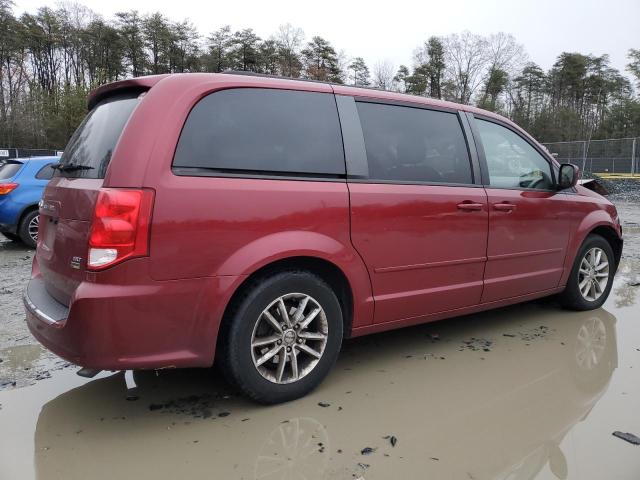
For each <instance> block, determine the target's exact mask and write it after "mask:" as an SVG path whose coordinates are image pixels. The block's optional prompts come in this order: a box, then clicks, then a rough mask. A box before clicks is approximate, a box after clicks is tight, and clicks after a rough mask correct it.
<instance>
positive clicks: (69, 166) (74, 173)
mask: <svg viewBox="0 0 640 480" xmlns="http://www.w3.org/2000/svg"><path fill="white" fill-rule="evenodd" d="M139 98H140V92H136V93H127V94H121V95H114V96H112V97H109V98H107V99H105V100H102V101H101V102H100V103H98V104H97V105H96V106H95V107H94V108H93V110H91V111H90V112H89V114H88V115H87V116H86V117H85V119H84V120H83V121H82V123H81V124H80V126H79V127H78V129H77V130H76V131H75V133H74V134H73V136H72V137H71V140H69V143H68V144H67V146H66V148H65V149H64V153H63V154H62V158H61V159H60V170H58V172H59V173H58V174H59V175H63V176H65V177H82V178H104V175H105V173H106V171H107V166H108V165H109V161H110V160H111V155H112V154H113V150H114V149H115V148H116V145H117V144H118V140H119V139H120V135H121V134H122V130H123V129H124V126H125V124H126V123H127V120H129V117H130V116H131V113H132V112H133V109H134V108H135V107H136V105H137V104H138V101H139ZM75 167H79V168H75Z"/></svg>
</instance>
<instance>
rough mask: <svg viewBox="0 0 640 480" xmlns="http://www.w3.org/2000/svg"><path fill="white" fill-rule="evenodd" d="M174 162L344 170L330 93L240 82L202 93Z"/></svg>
mask: <svg viewBox="0 0 640 480" xmlns="http://www.w3.org/2000/svg"><path fill="white" fill-rule="evenodd" d="M173 165H174V167H200V168H209V169H214V170H218V171H223V172H224V171H231V172H233V171H244V172H251V173H270V172H271V173H289V174H321V175H322V174H324V175H344V174H345V164H344V153H343V149H342V137H341V134H340V124H339V122H338V112H337V108H336V102H335V99H334V98H333V95H332V94H328V93H315V92H297V91H291V90H268V89H255V88H242V89H239V88H238V89H231V90H223V91H220V92H215V93H212V94H211V95H208V96H207V97H205V98H203V99H202V100H201V101H200V102H199V103H198V104H197V105H196V106H195V107H194V108H193V110H192V111H191V113H190V114H189V117H188V118H187V121H186V122H185V125H184V128H183V130H182V133H181V135H180V140H179V141H178V146H177V148H176V154H175V157H174V161H173Z"/></svg>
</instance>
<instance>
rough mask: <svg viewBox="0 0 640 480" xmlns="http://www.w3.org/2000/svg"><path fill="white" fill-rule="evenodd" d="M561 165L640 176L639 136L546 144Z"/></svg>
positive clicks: (584, 169) (583, 169)
mask: <svg viewBox="0 0 640 480" xmlns="http://www.w3.org/2000/svg"><path fill="white" fill-rule="evenodd" d="M543 145H544V146H545V147H546V148H547V150H549V152H551V153H552V154H553V155H554V156H555V157H556V158H557V159H558V161H560V162H561V163H573V164H574V165H577V166H578V167H580V169H581V170H582V171H583V172H587V173H617V174H622V173H626V174H634V173H635V174H640V137H636V138H616V139H607V140H591V141H588V140H579V141H575V142H554V143H544V144H543Z"/></svg>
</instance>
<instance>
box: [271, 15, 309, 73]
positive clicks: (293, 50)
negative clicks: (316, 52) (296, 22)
mask: <svg viewBox="0 0 640 480" xmlns="http://www.w3.org/2000/svg"><path fill="white" fill-rule="evenodd" d="M275 40H276V44H277V45H278V53H279V57H280V73H281V74H282V75H284V76H285V77H294V78H295V77H299V76H300V70H302V62H301V60H300V50H302V45H303V44H304V32H303V31H302V29H301V28H296V27H294V26H293V25H291V24H290V23H285V24H284V25H280V26H279V27H278V32H277V33H276V35H275Z"/></svg>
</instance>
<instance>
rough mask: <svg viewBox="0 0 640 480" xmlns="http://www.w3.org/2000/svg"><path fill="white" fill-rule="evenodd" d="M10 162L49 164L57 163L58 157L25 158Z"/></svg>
mask: <svg viewBox="0 0 640 480" xmlns="http://www.w3.org/2000/svg"><path fill="white" fill-rule="evenodd" d="M12 160H18V161H20V162H25V163H26V162H29V163H31V162H37V163H51V162H59V161H60V157H59V156H56V155H53V156H47V157H25V158H14V159H12Z"/></svg>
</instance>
